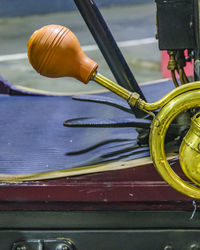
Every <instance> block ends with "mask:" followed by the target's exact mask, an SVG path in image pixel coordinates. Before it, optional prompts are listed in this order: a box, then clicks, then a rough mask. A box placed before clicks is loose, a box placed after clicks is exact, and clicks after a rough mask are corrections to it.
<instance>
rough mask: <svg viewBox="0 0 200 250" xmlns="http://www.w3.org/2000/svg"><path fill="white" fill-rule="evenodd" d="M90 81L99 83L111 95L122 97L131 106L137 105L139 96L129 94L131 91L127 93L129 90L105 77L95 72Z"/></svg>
mask: <svg viewBox="0 0 200 250" xmlns="http://www.w3.org/2000/svg"><path fill="white" fill-rule="evenodd" d="M92 80H94V81H95V82H97V83H99V84H100V85H102V86H103V87H105V88H107V89H109V90H110V91H112V92H113V93H115V94H117V95H118V96H120V97H122V98H123V99H125V100H126V101H127V102H128V103H129V104H130V105H131V106H135V104H136V103H137V101H138V100H139V98H140V96H139V94H138V93H136V92H131V91H129V90H127V89H125V88H123V87H121V86H120V85H118V84H117V83H115V82H113V81H111V80H109V79H108V78H106V77H105V76H103V75H101V74H99V73H97V72H95V74H93V76H92Z"/></svg>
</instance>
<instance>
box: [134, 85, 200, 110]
mask: <svg viewBox="0 0 200 250" xmlns="http://www.w3.org/2000/svg"><path fill="white" fill-rule="evenodd" d="M198 89H200V81H199V82H193V83H190V84H185V85H183V86H180V87H178V88H176V89H173V90H172V91H171V92H170V93H169V94H167V95H165V96H164V97H163V98H162V99H160V100H159V101H157V102H154V103H148V102H144V101H143V100H141V99H140V100H138V102H137V104H136V105H137V106H138V108H140V109H143V110H148V111H153V110H156V109H160V108H162V107H163V106H165V105H166V104H167V103H168V102H169V101H171V100H172V99H173V98H175V97H177V96H179V95H181V94H183V93H185V92H188V91H193V90H198Z"/></svg>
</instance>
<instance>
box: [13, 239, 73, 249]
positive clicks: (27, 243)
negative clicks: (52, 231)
mask: <svg viewBox="0 0 200 250" xmlns="http://www.w3.org/2000/svg"><path fill="white" fill-rule="evenodd" d="M12 250H74V246H73V244H72V242H71V241H70V240H68V239H30V240H24V241H19V242H15V243H14V244H13V246H12Z"/></svg>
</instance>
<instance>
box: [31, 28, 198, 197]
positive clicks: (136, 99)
mask: <svg viewBox="0 0 200 250" xmlns="http://www.w3.org/2000/svg"><path fill="white" fill-rule="evenodd" d="M28 57H29V61H30V63H31V64H32V66H33V68H35V69H36V70H37V71H38V72H39V73H40V74H42V75H44V76H47V77H63V76H71V77H75V78H76V79H78V80H80V81H82V82H84V83H88V82H89V80H93V81H96V82H98V83H99V84H101V85H103V86H104V87H106V88H108V89H109V90H111V91H112V92H114V93H115V94H117V95H119V96H121V97H122V98H124V99H125V100H127V102H128V103H129V104H130V105H131V106H137V107H138V108H139V109H141V110H143V111H145V112H147V113H150V114H152V112H151V111H154V110H158V109H160V111H159V113H158V114H157V116H155V115H154V119H153V122H152V125H151V131H150V140H149V145H150V154H151V157H152V160H153V163H154V165H155V167H156V169H157V170H158V172H159V173H160V175H161V176H162V177H163V179H164V180H165V181H166V182H167V183H168V184H169V185H170V186H172V187H173V188H174V189H176V190H177V191H179V192H181V193H183V194H185V195H187V196H190V197H192V198H195V199H200V188H199V187H198V185H200V114H199V113H198V114H196V115H195V116H194V118H193V119H192V125H191V128H190V130H189V132H188V133H187V135H186V137H185V138H184V140H183V142H182V145H181V147H180V164H181V167H182V169H183V171H184V173H185V174H186V176H187V177H188V178H189V179H190V180H192V182H193V183H192V184H191V183H189V182H187V181H184V180H183V179H181V178H180V177H179V176H178V175H177V174H176V173H175V172H174V171H173V169H172V168H171V167H170V165H169V163H168V161H167V157H166V153H165V137H166V133H167V130H168V128H169V126H170V124H171V123H172V121H173V120H174V119H175V118H176V117H177V116H178V115H179V114H180V113H182V112H184V111H186V110H190V109H194V108H197V107H200V82H193V83H189V84H185V85H183V86H180V87H178V88H176V89H174V90H172V91H171V92H170V93H169V94H167V95H166V96H164V97H163V98H162V99H160V100H159V101H157V102H155V103H147V102H145V101H143V100H142V99H141V98H140V96H139V94H137V93H136V92H134V93H132V92H130V91H128V90H127V89H125V88H123V87H121V86H119V85H118V84H116V83H114V82H112V81H110V80H109V79H107V78H106V77H104V76H102V75H100V74H99V73H97V67H98V64H97V63H95V62H94V61H92V60H91V59H90V58H88V57H87V56H86V55H85V54H84V53H83V51H82V50H81V48H80V44H79V42H78V40H77V38H76V36H75V35H74V34H73V33H72V32H71V31H70V30H69V29H67V28H66V27H63V26H60V25H48V26H44V27H43V28H41V29H39V30H37V31H36V32H34V33H33V35H32V36H31V38H30V40H29V42H28ZM195 184H196V185H195Z"/></svg>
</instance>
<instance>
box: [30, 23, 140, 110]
mask: <svg viewBox="0 0 200 250" xmlns="http://www.w3.org/2000/svg"><path fill="white" fill-rule="evenodd" d="M27 47H28V58H29V61H30V63H31V65H32V66H33V68H34V69H35V70H36V71H37V72H38V73H40V74H41V75H43V76H47V77H51V78H57V77H65V76H69V77H74V78H76V79H78V80H79V81H81V82H83V83H88V82H89V81H90V80H93V81H95V82H97V83H99V84H100V85H102V86H103V87H105V88H107V89H109V90H111V91H112V92H114V93H115V94H117V95H119V96H120V97H122V98H124V99H125V100H126V101H127V102H128V103H129V104H130V106H134V105H136V103H137V102H138V101H139V94H137V93H135V92H134V93H132V92H130V91H128V90H127V89H125V88H123V87H121V86H120V85H118V84H116V83H115V82H112V81H111V80H109V79H108V78H106V77H104V76H102V75H101V74H99V73H97V67H98V64H97V63H96V62H94V61H93V60H91V59H90V58H89V57H87V56H86V55H85V54H84V52H83V51H82V49H81V47H80V43H79V41H78V39H77V38H76V36H75V35H74V34H73V33H72V32H71V30H69V29H68V28H66V27H63V26H60V25H47V26H44V27H42V28H41V29H39V30H36V31H35V32H34V33H33V34H32V36H31V37H30V39H29V41H28V44H27Z"/></svg>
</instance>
